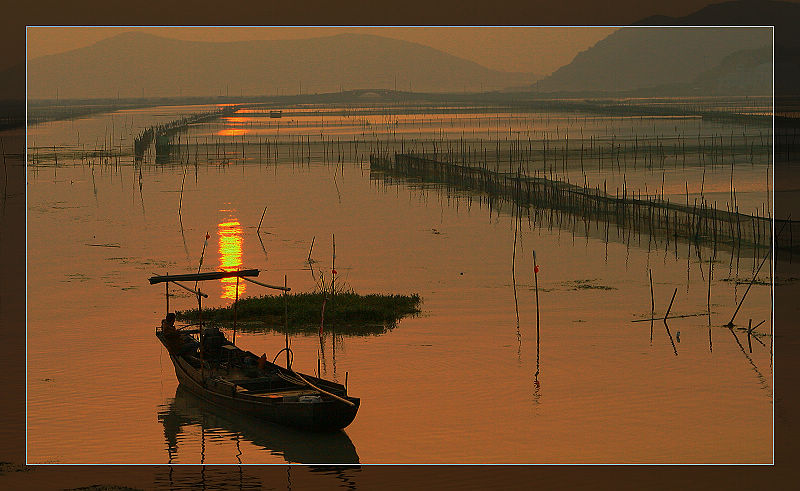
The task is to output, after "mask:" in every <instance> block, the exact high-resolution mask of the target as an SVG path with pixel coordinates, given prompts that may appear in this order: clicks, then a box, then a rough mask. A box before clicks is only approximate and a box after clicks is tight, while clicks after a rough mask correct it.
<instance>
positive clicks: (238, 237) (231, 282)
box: [217, 218, 245, 300]
mask: <svg viewBox="0 0 800 491" xmlns="http://www.w3.org/2000/svg"><path fill="white" fill-rule="evenodd" d="M217 230H218V236H219V269H220V270H222V271H236V270H238V269H240V268H241V266H242V242H243V239H242V226H241V224H240V223H239V221H238V220H236V219H235V218H231V219H229V220H228V221H226V222H222V223H220V224H219V225H217ZM220 281H221V282H222V296H221V297H220V298H226V299H229V300H234V299H235V298H236V278H223V279H221V280H220ZM244 291H245V283H244V282H241V281H240V282H239V296H240V297H241V296H242V295H243V294H244Z"/></svg>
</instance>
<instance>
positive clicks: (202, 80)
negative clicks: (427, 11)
mask: <svg viewBox="0 0 800 491" xmlns="http://www.w3.org/2000/svg"><path fill="white" fill-rule="evenodd" d="M536 78H537V77H536V76H535V75H533V74H526V73H509V72H501V71H496V70H490V69H488V68H486V67H484V66H482V65H479V64H478V63H475V62H472V61H468V60H465V59H462V58H459V57H456V56H453V55H449V54H447V53H444V52H442V51H439V50H436V49H434V48H431V47H428V46H424V45H421V44H417V43H412V42H408V41H401V40H397V39H391V38H386V37H381V36H374V35H366V34H340V35H336V36H327V37H319V38H310V39H295V40H270V41H241V42H227V43H223V42H201V41H183V40H177V39H168V38H164V37H159V36H154V35H150V34H144V33H138V32H127V33H123V34H120V35H117V36H114V37H111V38H108V39H104V40H102V41H99V42H97V43H95V44H93V45H91V46H86V47H83V48H79V49H75V50H72V51H68V52H65V53H59V54H54V55H49V56H43V57H40V58H36V59H33V60H30V62H29V64H28V94H29V97H30V98H32V99H37V98H45V99H52V98H56V97H59V98H64V99H66V98H113V97H123V98H125V97H137V96H139V97H141V96H144V97H164V96H176V95H182V96H209V95H211V96H214V95H223V96H224V95H230V96H234V95H236V96H239V95H293V94H298V93H303V94H309V93H317V92H337V91H340V90H348V89H355V88H383V89H397V90H411V91H415V92H441V91H453V92H461V91H480V90H492V89H499V88H502V87H506V86H509V85H519V84H524V83H531V82H533V81H534V80H535V79H536Z"/></svg>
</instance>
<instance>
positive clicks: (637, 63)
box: [533, 27, 771, 92]
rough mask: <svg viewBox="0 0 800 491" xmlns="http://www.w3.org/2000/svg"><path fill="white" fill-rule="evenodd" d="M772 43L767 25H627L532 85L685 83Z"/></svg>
mask: <svg viewBox="0 0 800 491" xmlns="http://www.w3.org/2000/svg"><path fill="white" fill-rule="evenodd" d="M765 45H771V30H770V29H768V28H692V27H663V28H661V27H626V28H622V29H620V30H618V31H616V32H614V33H613V34H611V35H610V36H608V37H607V38H605V39H603V40H601V41H599V42H598V43H597V44H595V45H594V46H592V47H591V48H589V49H588V50H586V51H583V52H581V53H579V54H578V55H577V56H576V57H575V59H574V60H573V61H572V62H571V63H570V64H568V65H566V66H563V67H561V68H559V69H558V70H556V71H555V72H554V73H553V74H552V75H550V76H549V77H546V78H544V79H543V80H541V81H539V82H537V83H536V84H534V86H533V87H534V88H535V89H536V90H540V91H545V92H565V91H567V92H580V91H609V92H615V91H631V90H634V89H641V88H645V87H654V86H662V85H671V84H688V83H690V82H692V81H694V80H695V79H696V78H697V77H698V76H699V75H700V74H701V73H703V72H705V71H707V70H708V69H709V68H711V67H714V66H715V65H718V64H719V63H721V62H722V60H723V59H725V57H726V56H729V55H731V54H733V53H735V52H737V51H742V50H753V49H757V48H760V47H762V46H765Z"/></svg>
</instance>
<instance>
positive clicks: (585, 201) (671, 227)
mask: <svg viewBox="0 0 800 491" xmlns="http://www.w3.org/2000/svg"><path fill="white" fill-rule="evenodd" d="M450 158H452V156H450ZM453 161H457V159H452V160H451V162H444V161H439V160H437V159H433V158H427V157H423V156H419V155H412V154H395V155H394V156H393V158H391V157H388V156H376V155H374V154H373V155H370V170H371V171H380V172H383V173H386V174H389V175H392V176H397V177H402V178H408V179H415V180H419V181H423V182H432V183H442V184H446V185H449V186H453V187H456V188H458V189H462V190H467V191H473V192H480V193H486V194H488V195H489V196H490V198H499V199H502V200H505V201H508V202H511V203H513V204H514V205H515V206H519V207H524V208H532V209H533V210H543V209H550V210H558V211H561V212H565V213H567V214H569V215H572V216H574V217H579V218H580V220H582V221H584V222H585V223H586V226H587V228H588V227H589V224H590V223H591V222H592V221H595V222H598V221H605V222H610V223H614V224H616V225H617V226H618V227H620V228H630V229H632V230H635V231H637V232H639V233H649V234H650V235H652V236H657V237H658V236H660V237H666V238H668V239H669V238H674V239H675V240H676V241H677V240H678V239H681V240H684V241H689V242H692V243H696V244H700V243H707V244H715V245H716V244H732V245H733V246H734V247H737V248H739V249H741V248H742V246H745V247H756V248H766V247H769V246H770V240H771V236H772V232H771V227H770V225H771V224H770V219H769V218H768V217H763V216H758V215H755V216H754V215H746V214H742V213H736V212H729V211H722V210H718V209H716V208H713V207H709V206H707V205H706V204H699V203H698V204H695V205H694V206H686V205H681V204H677V203H671V202H670V201H669V200H668V199H666V200H665V199H663V198H660V197H657V196H656V197H653V196H644V197H643V196H642V195H641V194H640V193H637V192H636V191H630V190H628V189H624V188H623V189H622V190H617V192H616V194H615V195H610V194H607V193H606V192H605V190H601V189H599V187H595V188H591V187H588V186H577V185H575V184H571V183H569V182H565V181H561V180H553V179H547V178H544V177H530V176H527V175H524V174H522V173H521V172H516V173H510V172H499V171H498V170H489V168H488V166H487V165H485V163H484V165H482V166H481V164H480V163H477V165H462V164H458V163H453ZM535 213H538V211H535ZM784 224H786V227H785V228H786V230H785V231H784V232H783V234H782V235H781V236H780V237H779V238H778V240H777V241H776V247H777V248H780V249H792V248H797V247H798V243H797V242H796V241H794V240H793V238H792V228H793V226H794V229H795V230H799V228H798V227H800V223H798V221H797V220H792V221H791V222H787V221H786V220H776V224H775V227H776V230H780V229H781V228H782V227H783V226H784Z"/></svg>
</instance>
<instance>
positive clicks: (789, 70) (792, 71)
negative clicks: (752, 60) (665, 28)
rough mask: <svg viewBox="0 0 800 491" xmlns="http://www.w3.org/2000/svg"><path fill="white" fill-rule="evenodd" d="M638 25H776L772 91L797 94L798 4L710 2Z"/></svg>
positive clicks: (752, 0) (799, 69) (758, 0)
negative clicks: (681, 14)
mask: <svg viewBox="0 0 800 491" xmlns="http://www.w3.org/2000/svg"><path fill="white" fill-rule="evenodd" d="M636 24H639V25H676V26H677V25H683V26H685V25H729V26H742V25H759V26H775V94H776V95H778V96H781V95H798V94H800V87H798V85H797V80H798V79H800V29H798V26H800V5H799V4H797V3H790V2H780V1H775V0H736V1H730V2H723V3H717V4H713V5H709V6H707V7H705V8H703V9H700V10H698V11H697V12H694V13H692V14H689V15H687V16H685V17H666V16H653V17H648V18H646V19H642V20H641V21H639V22H637V23H636Z"/></svg>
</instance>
